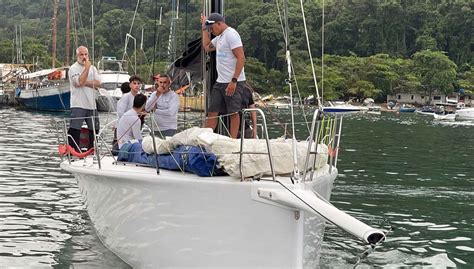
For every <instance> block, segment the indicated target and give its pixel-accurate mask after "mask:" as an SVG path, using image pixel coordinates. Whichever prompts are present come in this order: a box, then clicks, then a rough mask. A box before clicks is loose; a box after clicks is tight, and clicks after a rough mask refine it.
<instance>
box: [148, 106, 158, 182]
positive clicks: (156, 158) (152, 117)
mask: <svg viewBox="0 0 474 269" xmlns="http://www.w3.org/2000/svg"><path fill="white" fill-rule="evenodd" d="M154 116H155V112H154V111H152V112H151V114H150V119H151V141H152V142H153V153H155V161H156V174H157V175H159V174H160V163H159V162H158V152H157V150H156V143H155V128H154V127H153V123H154V122H155V117H154Z"/></svg>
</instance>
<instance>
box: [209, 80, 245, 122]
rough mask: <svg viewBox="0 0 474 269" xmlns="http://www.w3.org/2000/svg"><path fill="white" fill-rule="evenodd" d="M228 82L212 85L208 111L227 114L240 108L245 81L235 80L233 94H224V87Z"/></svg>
mask: <svg viewBox="0 0 474 269" xmlns="http://www.w3.org/2000/svg"><path fill="white" fill-rule="evenodd" d="M227 85H228V83H218V82H216V84H214V87H212V91H211V96H210V100H209V112H219V113H221V114H228V113H234V112H239V111H240V110H242V98H243V95H244V94H243V93H244V87H245V81H239V82H237V87H236V89H235V92H234V95H232V96H227V95H225V89H226V88H227Z"/></svg>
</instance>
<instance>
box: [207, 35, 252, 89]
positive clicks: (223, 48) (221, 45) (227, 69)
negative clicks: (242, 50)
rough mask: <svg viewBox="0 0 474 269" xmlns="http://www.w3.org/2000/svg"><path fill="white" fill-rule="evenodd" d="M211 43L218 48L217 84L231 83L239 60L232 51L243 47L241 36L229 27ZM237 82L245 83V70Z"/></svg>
mask: <svg viewBox="0 0 474 269" xmlns="http://www.w3.org/2000/svg"><path fill="white" fill-rule="evenodd" d="M211 42H212V45H214V47H216V64H217V65H216V69H217V82H219V83H229V82H230V81H231V80H232V77H234V71H235V64H236V63H237V58H235V55H234V53H232V50H233V49H235V48H238V47H243V45H242V40H241V39H240V35H239V33H237V31H236V30H235V29H234V28H232V27H227V28H226V29H225V30H224V32H222V33H221V34H220V35H219V36H216V37H215V38H213V39H212V40H211ZM237 81H245V72H244V69H243V68H242V72H241V73H240V75H239V77H238V78H237Z"/></svg>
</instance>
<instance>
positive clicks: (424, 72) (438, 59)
mask: <svg viewBox="0 0 474 269" xmlns="http://www.w3.org/2000/svg"><path fill="white" fill-rule="evenodd" d="M413 65H414V71H415V74H416V75H417V76H418V77H419V79H420V82H421V87H422V89H423V90H425V92H426V93H427V94H429V96H430V100H431V96H432V94H433V93H434V92H435V91H439V92H442V93H444V94H450V93H452V92H453V84H454V83H455V81H456V69H457V66H456V64H455V63H454V62H453V61H451V60H450V59H449V58H448V57H447V56H446V55H445V54H443V53H442V52H439V51H431V50H424V51H420V52H417V53H415V55H414V56H413Z"/></svg>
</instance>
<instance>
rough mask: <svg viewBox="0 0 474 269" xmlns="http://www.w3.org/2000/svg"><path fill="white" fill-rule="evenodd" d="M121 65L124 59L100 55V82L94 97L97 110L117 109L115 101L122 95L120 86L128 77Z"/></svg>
mask: <svg viewBox="0 0 474 269" xmlns="http://www.w3.org/2000/svg"><path fill="white" fill-rule="evenodd" d="M123 65H124V61H122V60H117V59H116V58H115V57H102V59H101V60H100V61H99V63H98V67H99V72H100V74H101V79H102V84H101V87H100V88H99V93H98V95H97V97H96V103H97V110H99V111H106V112H115V111H116V110H117V101H118V100H119V99H120V98H121V97H122V91H121V90H120V86H121V85H122V83H124V82H128V79H129V78H130V75H129V74H128V73H127V72H126V71H125V70H124V66H123Z"/></svg>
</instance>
